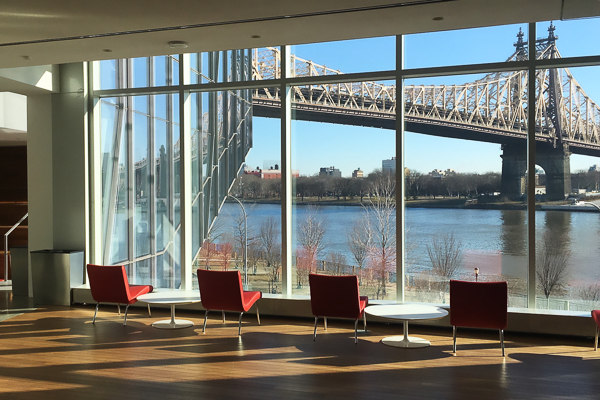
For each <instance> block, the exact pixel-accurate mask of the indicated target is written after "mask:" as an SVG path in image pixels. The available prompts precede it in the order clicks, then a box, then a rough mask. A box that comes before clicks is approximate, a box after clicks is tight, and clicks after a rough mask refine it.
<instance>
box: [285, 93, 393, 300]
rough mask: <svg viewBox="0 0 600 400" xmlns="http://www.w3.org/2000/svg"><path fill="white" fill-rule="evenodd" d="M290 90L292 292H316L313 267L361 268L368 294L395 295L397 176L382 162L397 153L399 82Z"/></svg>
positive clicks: (343, 270) (324, 270) (343, 271)
mask: <svg viewBox="0 0 600 400" xmlns="http://www.w3.org/2000/svg"><path fill="white" fill-rule="evenodd" d="M291 90H292V93H293V95H292V101H293V103H292V115H293V120H292V171H293V172H292V174H293V175H294V176H296V177H297V178H296V180H295V183H294V192H295V196H294V204H295V205H294V207H293V210H292V218H293V219H292V229H293V234H292V235H293V251H294V257H293V274H294V281H293V282H292V291H293V293H295V294H304V295H307V294H309V287H308V274H309V273H311V272H318V273H326V274H335V275H341V274H356V275H358V276H359V278H360V279H359V281H360V284H361V287H360V292H361V294H363V295H368V296H369V297H370V298H373V299H395V298H396V286H395V284H394V282H395V273H396V248H395V246H396V243H395V218H396V210H395V176H394V175H390V174H383V173H382V170H381V165H382V164H381V163H382V160H385V159H388V158H390V156H394V149H395V145H396V144H395V136H396V134H395V122H394V119H395V113H396V109H395V105H396V86H395V84H394V82H358V83H349V84H340V85H338V84H335V85H330V84H323V85H319V86H310V87H292V88H291ZM323 122H326V123H323ZM381 128H383V129H381ZM365 138H368V140H365ZM390 152H391V153H390Z"/></svg>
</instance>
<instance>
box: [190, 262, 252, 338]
mask: <svg viewBox="0 0 600 400" xmlns="http://www.w3.org/2000/svg"><path fill="white" fill-rule="evenodd" d="M198 286H199V288H200V302H202V307H204V308H205V309H206V312H205V313H204V327H203V328H202V332H204V331H206V320H207V318H208V311H209V310H221V311H222V313H223V322H225V311H235V312H239V313H240V319H239V323H238V335H241V334H242V315H243V314H244V313H245V312H246V311H248V310H249V309H250V308H251V307H252V306H253V305H254V303H256V301H257V300H259V299H261V298H262V292H257V291H254V292H252V291H248V292H246V291H244V289H243V287H242V276H241V275H240V271H212V270H206V269H199V270H198ZM256 318H257V319H258V325H260V315H259V314H258V306H257V307H256Z"/></svg>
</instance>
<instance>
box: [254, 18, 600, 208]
mask: <svg viewBox="0 0 600 400" xmlns="http://www.w3.org/2000/svg"><path fill="white" fill-rule="evenodd" d="M554 30H555V28H554V26H553V25H550V27H549V28H548V37H547V38H542V39H538V40H536V43H535V48H536V56H537V58H538V59H556V58H560V57H561V55H560V53H559V51H558V49H557V47H556V40H557V39H558V37H557V36H555V34H554ZM523 36H524V35H523V32H521V31H520V32H519V33H518V34H517V42H516V43H515V44H514V46H515V52H514V53H513V54H512V55H511V56H510V57H508V59H507V62H511V61H520V60H526V59H527V54H528V43H527V42H525V41H524V40H523ZM280 65H281V58H280V53H279V50H278V49H276V48H262V49H256V50H255V51H254V54H253V79H254V80H268V79H275V78H279V77H280V76H281V71H280ZM340 74H342V72H340V71H338V70H334V69H332V68H329V67H326V66H323V65H319V64H316V63H314V62H312V61H310V60H304V59H301V58H299V57H296V56H294V55H292V76H296V77H308V76H326V75H340ZM527 83H528V72H527V71H522V70H520V71H511V72H498V73H488V74H486V75H485V76H483V77H482V78H480V79H477V80H474V81H472V82H467V83H464V84H458V85H405V87H404V88H405V89H404V106H405V129H406V130H408V131H411V132H416V133H423V134H429V135H436V136H443V137H452V138H460V139H468V140H476V141H482V142H490V143H499V144H502V145H503V151H504V154H503V156H502V157H503V186H504V189H505V190H504V191H505V192H506V193H510V195H511V196H516V195H520V194H521V193H522V192H523V188H522V187H521V186H522V177H523V176H524V174H525V169H524V168H526V162H525V160H526V151H525V143H526V141H525V140H526V139H527V126H528V123H529V121H528V112H527V107H528V104H527V97H528V87H527V86H528V84H527ZM278 90H279V89H278V88H268V87H267V88H263V89H256V90H254V94H253V100H252V103H253V114H254V115H255V116H264V117H279V108H280V105H281V102H280V94H279V92H278ZM535 95H536V96H535V98H536V104H535V106H536V112H535V131H536V135H535V137H536V146H537V149H538V151H537V155H538V157H537V159H536V161H537V162H538V164H540V165H541V166H542V167H543V168H544V169H545V170H546V173H547V178H548V174H550V175H552V174H554V175H558V176H557V177H555V178H556V179H558V181H556V182H555V184H552V183H551V182H550V183H549V184H547V186H555V187H554V189H555V190H550V191H551V192H552V191H554V192H555V193H554V194H551V193H550V197H554V199H559V198H564V194H567V193H568V192H569V191H570V171H567V169H570V168H569V159H568V156H569V155H570V153H576V154H586V155H592V156H600V136H599V130H600V107H599V106H598V105H597V104H596V103H595V102H594V101H593V100H592V99H591V98H590V96H588V95H587V94H586V93H585V91H584V90H583V88H582V87H581V85H580V84H579V83H578V82H577V80H576V79H575V78H574V77H573V75H572V74H571V72H570V71H569V69H568V68H553V69H539V70H537V71H536V87H535ZM396 100H397V90H396V85H392V84H387V83H385V82H356V83H334V84H328V83H323V84H315V85H301V86H294V87H293V88H292V110H294V118H295V119H299V120H310V121H317V122H330V123H337V124H348V125H359V126H366V127H377V128H385V129H395V120H396ZM565 158H566V160H565ZM561 159H562V160H561ZM557 162H558V163H559V164H560V165H557V164H556V163H557ZM543 164H546V165H543ZM509 175H510V177H509ZM567 175H568V176H567ZM556 179H555V180H556ZM552 180H553V178H552V176H550V181H552ZM561 182H562V183H561ZM556 184H558V186H562V187H558V186H556ZM509 186H511V187H509ZM517 186H519V187H517ZM548 189H550V188H548Z"/></svg>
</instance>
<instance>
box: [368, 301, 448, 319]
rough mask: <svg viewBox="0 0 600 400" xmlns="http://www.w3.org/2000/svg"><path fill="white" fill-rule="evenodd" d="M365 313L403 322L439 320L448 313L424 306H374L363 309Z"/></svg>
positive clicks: (441, 309)
mask: <svg viewBox="0 0 600 400" xmlns="http://www.w3.org/2000/svg"><path fill="white" fill-rule="evenodd" d="M365 312H366V313H367V314H369V315H373V316H376V317H382V318H390V319H399V320H403V321H414V320H425V319H439V318H444V317H445V316H446V315H448V311H447V310H444V309H443V308H439V307H435V306H428V305H424V304H390V305H378V306H377V305H375V306H369V307H367V308H365Z"/></svg>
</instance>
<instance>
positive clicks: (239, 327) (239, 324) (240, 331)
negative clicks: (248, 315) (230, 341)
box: [238, 312, 244, 336]
mask: <svg viewBox="0 0 600 400" xmlns="http://www.w3.org/2000/svg"><path fill="white" fill-rule="evenodd" d="M242 315H244V313H243V312H241V313H240V322H239V323H238V336H241V335H242Z"/></svg>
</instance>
